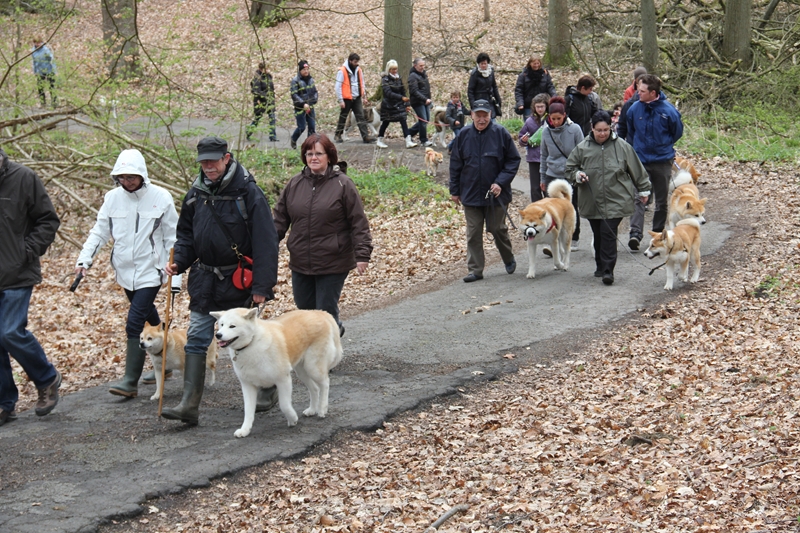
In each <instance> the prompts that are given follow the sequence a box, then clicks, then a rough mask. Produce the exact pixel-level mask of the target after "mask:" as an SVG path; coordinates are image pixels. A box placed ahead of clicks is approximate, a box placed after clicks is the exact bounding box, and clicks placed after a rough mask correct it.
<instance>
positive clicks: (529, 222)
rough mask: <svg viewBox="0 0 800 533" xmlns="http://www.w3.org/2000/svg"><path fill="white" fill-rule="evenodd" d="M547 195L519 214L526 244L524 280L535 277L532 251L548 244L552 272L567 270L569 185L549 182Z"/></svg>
mask: <svg viewBox="0 0 800 533" xmlns="http://www.w3.org/2000/svg"><path fill="white" fill-rule="evenodd" d="M547 195H548V196H549V198H542V199H541V200H538V201H536V202H533V203H532V204H529V205H528V207H526V208H525V209H522V210H520V212H519V214H520V217H521V218H520V224H519V229H520V230H522V238H523V239H525V242H527V243H528V275H527V278H528V279H533V278H535V277H536V248H537V247H538V246H539V245H540V244H549V245H550V249H551V250H552V252H553V268H554V269H555V270H568V269H569V254H570V242H571V241H572V234H573V233H574V232H575V209H573V207H572V186H571V185H570V184H569V183H568V182H567V181H566V180H562V179H558V180H553V181H552V182H551V183H550V185H548V186H547Z"/></svg>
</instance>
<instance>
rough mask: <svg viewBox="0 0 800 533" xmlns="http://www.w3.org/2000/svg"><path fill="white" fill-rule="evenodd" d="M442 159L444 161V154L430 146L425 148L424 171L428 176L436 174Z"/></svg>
mask: <svg viewBox="0 0 800 533" xmlns="http://www.w3.org/2000/svg"><path fill="white" fill-rule="evenodd" d="M442 161H444V156H443V155H442V154H440V153H439V152H437V151H435V150H434V149H433V148H431V147H430V146H428V147H427V148H425V168H426V170H425V172H426V173H427V174H428V176H436V172H437V171H438V170H439V165H440V164H441V163H442Z"/></svg>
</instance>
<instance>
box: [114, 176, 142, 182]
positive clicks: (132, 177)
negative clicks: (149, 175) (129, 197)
mask: <svg viewBox="0 0 800 533" xmlns="http://www.w3.org/2000/svg"><path fill="white" fill-rule="evenodd" d="M137 178H141V176H133V175H125V174H122V175H120V176H117V181H136V179H137Z"/></svg>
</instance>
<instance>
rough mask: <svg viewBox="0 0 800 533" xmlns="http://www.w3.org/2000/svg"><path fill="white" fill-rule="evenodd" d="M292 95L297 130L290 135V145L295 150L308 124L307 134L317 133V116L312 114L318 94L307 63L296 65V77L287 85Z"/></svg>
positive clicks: (303, 61)
mask: <svg viewBox="0 0 800 533" xmlns="http://www.w3.org/2000/svg"><path fill="white" fill-rule="evenodd" d="M289 90H290V91H291V93H292V106H293V107H294V118H295V120H296V121H297V128H296V129H295V130H294V132H293V133H292V138H291V140H290V144H291V146H292V149H294V148H297V139H299V138H300V135H302V134H303V131H304V130H305V129H306V124H308V134H309V135H312V134H313V133H314V132H316V131H317V129H316V128H317V116H316V114H315V113H314V106H315V105H317V100H318V98H319V94H318V93H317V86H316V85H315V84H314V78H312V77H311V67H309V66H308V61H305V60H301V61H299V62H298V63H297V76H295V77H294V78H292V82H291V84H289Z"/></svg>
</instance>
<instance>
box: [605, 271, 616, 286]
mask: <svg viewBox="0 0 800 533" xmlns="http://www.w3.org/2000/svg"><path fill="white" fill-rule="evenodd" d="M613 283H614V274H612V273H611V272H606V273H605V274H603V284H604V285H612V284H613Z"/></svg>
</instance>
